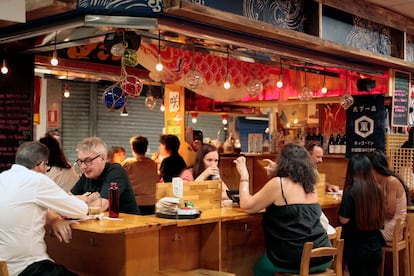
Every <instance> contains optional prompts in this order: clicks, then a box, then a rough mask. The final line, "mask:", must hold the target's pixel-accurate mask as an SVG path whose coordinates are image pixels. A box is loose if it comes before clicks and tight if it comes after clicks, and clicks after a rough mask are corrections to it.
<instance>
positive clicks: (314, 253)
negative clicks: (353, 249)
mask: <svg viewBox="0 0 414 276" xmlns="http://www.w3.org/2000/svg"><path fill="white" fill-rule="evenodd" d="M312 247H313V242H306V243H305V245H304V246H303V251H302V258H301V260H300V271H299V274H290V273H275V276H293V275H296V276H310V275H311V276H342V256H343V251H344V240H343V239H337V240H336V247H319V248H313V249H312ZM324 256H332V257H333V260H334V263H335V265H334V267H333V268H328V269H327V270H325V271H323V272H316V273H309V265H310V260H311V259H312V258H316V257H324Z"/></svg>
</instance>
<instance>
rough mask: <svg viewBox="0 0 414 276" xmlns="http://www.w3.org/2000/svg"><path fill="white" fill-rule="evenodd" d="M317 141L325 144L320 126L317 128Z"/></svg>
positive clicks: (321, 144)
mask: <svg viewBox="0 0 414 276" xmlns="http://www.w3.org/2000/svg"><path fill="white" fill-rule="evenodd" d="M316 133H317V134H316V143H318V144H319V145H320V146H321V147H322V146H323V136H322V134H321V133H320V132H319V128H317V129H316Z"/></svg>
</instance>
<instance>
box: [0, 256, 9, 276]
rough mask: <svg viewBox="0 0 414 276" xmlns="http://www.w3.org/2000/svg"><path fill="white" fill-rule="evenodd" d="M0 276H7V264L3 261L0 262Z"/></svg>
mask: <svg viewBox="0 0 414 276" xmlns="http://www.w3.org/2000/svg"><path fill="white" fill-rule="evenodd" d="M0 276H9V271H8V269H7V263H6V261H4V260H0Z"/></svg>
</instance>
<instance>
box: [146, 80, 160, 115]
mask: <svg viewBox="0 0 414 276" xmlns="http://www.w3.org/2000/svg"><path fill="white" fill-rule="evenodd" d="M148 94H149V95H148V96H147V97H146V98H145V102H144V104H145V106H146V107H147V108H148V109H149V110H153V109H154V108H155V106H156V105H157V99H156V98H155V97H154V96H152V85H150V87H149V93H148Z"/></svg>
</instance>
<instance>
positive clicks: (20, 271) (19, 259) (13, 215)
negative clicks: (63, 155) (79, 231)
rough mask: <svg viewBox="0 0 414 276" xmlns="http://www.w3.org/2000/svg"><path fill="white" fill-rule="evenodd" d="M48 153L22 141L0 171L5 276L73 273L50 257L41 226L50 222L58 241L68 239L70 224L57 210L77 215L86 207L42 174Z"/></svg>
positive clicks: (0, 252)
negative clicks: (7, 165) (11, 161)
mask: <svg viewBox="0 0 414 276" xmlns="http://www.w3.org/2000/svg"><path fill="white" fill-rule="evenodd" d="M48 157H49V150H48V148H47V147H46V146H45V145H43V144H41V143H39V142H25V143H23V144H22V145H20V147H19V148H18V150H17V153H16V162H15V163H16V164H14V165H13V166H12V167H11V168H10V169H9V170H6V171H4V172H2V173H1V174H0V191H1V193H0V259H5V260H6V261H7V267H8V270H9V274H10V275H11V276H13V275H31V276H33V275H76V274H74V273H72V272H70V271H68V270H67V269H66V268H64V267H63V266H61V265H58V264H55V263H54V262H53V260H51V259H50V257H49V256H48V254H47V252H46V243H45V241H44V235H45V228H44V227H45V225H46V224H48V225H51V227H52V230H53V233H54V235H55V236H56V237H57V238H58V239H59V241H64V242H69V240H70V238H71V229H70V225H69V224H68V223H67V222H65V221H63V220H62V219H61V218H60V216H59V215H57V214H60V215H62V216H66V217H70V218H79V217H82V216H84V215H86V214H87V212H88V206H87V204H86V203H85V202H84V201H82V200H80V199H78V198H76V197H75V196H73V195H68V194H67V193H66V192H65V191H64V190H62V189H61V188H60V187H59V186H58V185H57V184H56V183H55V182H53V180H51V179H50V178H49V177H48V176H46V175H45V172H46V170H47V160H48ZM52 210H53V211H52ZM46 273H49V274H46Z"/></svg>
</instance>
